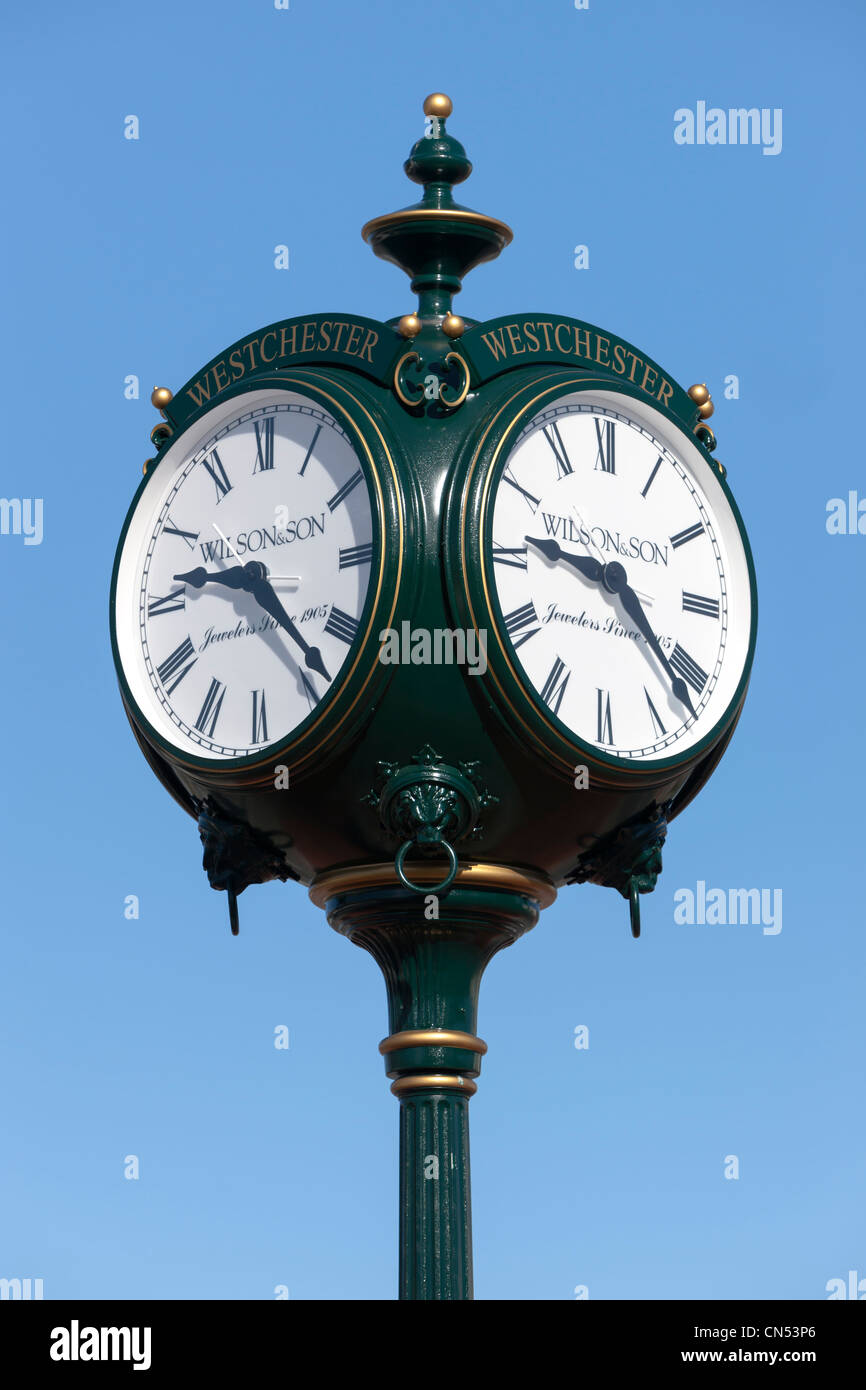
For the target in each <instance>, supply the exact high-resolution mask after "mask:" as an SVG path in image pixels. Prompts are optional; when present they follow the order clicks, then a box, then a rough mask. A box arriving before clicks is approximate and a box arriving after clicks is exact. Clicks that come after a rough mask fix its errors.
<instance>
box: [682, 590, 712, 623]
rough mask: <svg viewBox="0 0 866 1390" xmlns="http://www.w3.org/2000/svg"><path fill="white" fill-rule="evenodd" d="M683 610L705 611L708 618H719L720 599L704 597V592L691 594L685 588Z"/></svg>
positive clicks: (692, 611) (685, 611)
mask: <svg viewBox="0 0 866 1390" xmlns="http://www.w3.org/2000/svg"><path fill="white" fill-rule="evenodd" d="M683 612H684V613H703V614H704V615H705V616H706V617H707V618H717V617H718V616H719V600H718V599H717V598H704V596H703V594H690V593H688V591H687V590H686V589H683Z"/></svg>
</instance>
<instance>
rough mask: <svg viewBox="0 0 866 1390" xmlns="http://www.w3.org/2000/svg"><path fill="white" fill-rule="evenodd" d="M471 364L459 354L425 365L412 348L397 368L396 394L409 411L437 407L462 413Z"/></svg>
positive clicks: (395, 372)
mask: <svg viewBox="0 0 866 1390" xmlns="http://www.w3.org/2000/svg"><path fill="white" fill-rule="evenodd" d="M470 382H471V375H470V370H469V365H468V363H467V362H466V360H465V358H463V357H461V355H460V353H459V352H454V351H452V352H446V354H445V356H444V357H443V358H441V359H439V358H437V359H434V360H431V361H429V362H425V361H424V359H423V358H422V356H421V354H420V353H419V352H416V351H415V349H414V348H413V349H411V350H410V351H409V352H404V353H403V355H402V357H400V358H398V360H397V363H396V365H395V367H394V382H393V386H394V394H395V395H396V397H397V399H398V401H399V402H400V404H401V405H402V406H405V408H406V409H407V410H411V411H416V412H417V411H420V410H422V409H424V408H425V406H426V407H429V408H431V409H433V410H435V408H436V407H437V406H438V407H439V408H440V409H441V410H444V411H447V412H448V413H449V414H450V413H451V412H453V411H455V410H459V408H460V406H461V405H462V404H463V402H464V401H465V400H466V397H467V396H468V395H469V386H470Z"/></svg>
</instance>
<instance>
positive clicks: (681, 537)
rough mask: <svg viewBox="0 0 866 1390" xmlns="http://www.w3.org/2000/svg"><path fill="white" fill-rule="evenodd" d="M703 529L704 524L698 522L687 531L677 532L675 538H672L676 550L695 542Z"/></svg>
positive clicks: (687, 528)
mask: <svg viewBox="0 0 866 1390" xmlns="http://www.w3.org/2000/svg"><path fill="white" fill-rule="evenodd" d="M703 529H704V523H703V522H702V521H696V522H695V524H694V526H687V527H686V529H685V531H677V534H676V535H675V536H671V537H670V542H671V545H672V546H673V548H674V550H676V549H677V547H678V546H681V545H685V544H686V543H687V542H688V541H693V540H694V539H695V536H699V535H700V534H701V532H702V531H703Z"/></svg>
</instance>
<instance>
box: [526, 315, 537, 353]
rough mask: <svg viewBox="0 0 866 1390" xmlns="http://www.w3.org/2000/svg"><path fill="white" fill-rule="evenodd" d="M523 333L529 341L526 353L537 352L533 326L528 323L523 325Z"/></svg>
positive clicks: (535, 334)
mask: <svg viewBox="0 0 866 1390" xmlns="http://www.w3.org/2000/svg"><path fill="white" fill-rule="evenodd" d="M523 333H524V337H526V338H528V339H529V349H528V351H529V352H538V334H537V333H536V331H535V324H534V323H529V322H527V323H525V324H524V325H523Z"/></svg>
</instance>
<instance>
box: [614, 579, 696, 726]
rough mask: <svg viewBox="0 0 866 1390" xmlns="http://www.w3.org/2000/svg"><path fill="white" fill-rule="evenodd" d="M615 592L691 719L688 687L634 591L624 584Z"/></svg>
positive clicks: (692, 710)
mask: <svg viewBox="0 0 866 1390" xmlns="http://www.w3.org/2000/svg"><path fill="white" fill-rule="evenodd" d="M615 592H616V593H618V594H619V597H620V601H621V603H622V606H623V608H624V609H625V611H626V613H628V615H629V617H630V618H631V619H632V621H633V622H635V623H637V625H638V627H639V628H640V630H641V632H642V633H643V635H644V637H645V638H646V640H647V642H648V643H649V645H650V647H651V648H652V650H653V651H654V652H655V654H656V656H657V657H658V659H659V661H660V662H661V664H662V666H663V667H664V668H665V671H666V672H667V674H668V676H669V677H670V682H671V690H672V691H673V693H674V695H675V696H676V698H677V699H678V700H681V701H682V703H683V704H684V705H685V706H686V708H687V709H688V711H689V713H690V714H691V715H692V717H694V713H695V711H694V706H693V705H692V701H691V697H690V695H689V689H688V686H687V685H686V683H685V681H684V680H681V679H680V677H679V676H678V675H677V673H676V671H675V670H674V668H673V667H672V666H671V663H670V662H669V661H668V659H667V657H666V656H665V654H664V652H663V651H662V648H661V643H660V642H659V639H658V638H657V637H656V635H655V633H654V632H653V630H652V628H651V627H650V625H649V621H648V619H647V616H646V613H644V611H643V608H642V607H641V602H640V599H639V598H638V596H637V594H636V593H635V591H634V589H632V588H630V587H629V585H628V584H625V585H623V587H622V588H621V589H620V588H617V589H616V590H615Z"/></svg>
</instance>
